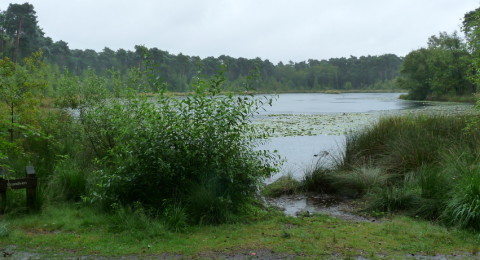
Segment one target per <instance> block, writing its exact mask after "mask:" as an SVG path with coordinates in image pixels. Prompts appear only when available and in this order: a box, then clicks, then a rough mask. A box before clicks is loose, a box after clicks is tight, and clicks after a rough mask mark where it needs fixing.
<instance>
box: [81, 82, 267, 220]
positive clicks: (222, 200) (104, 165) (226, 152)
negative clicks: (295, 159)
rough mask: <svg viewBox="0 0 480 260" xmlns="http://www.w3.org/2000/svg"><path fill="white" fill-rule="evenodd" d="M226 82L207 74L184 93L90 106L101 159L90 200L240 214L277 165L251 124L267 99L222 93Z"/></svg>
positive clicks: (194, 214) (223, 216)
mask: <svg viewBox="0 0 480 260" xmlns="http://www.w3.org/2000/svg"><path fill="white" fill-rule="evenodd" d="M223 80H224V79H223V77H221V76H217V77H215V78H213V79H211V80H209V81H205V80H200V81H199V82H198V84H197V85H196V87H195V92H194V94H192V95H190V96H186V97H183V98H176V97H171V96H167V95H164V94H162V93H160V94H158V96H156V97H155V98H153V99H148V98H145V97H142V96H131V97H128V98H125V97H124V98H118V99H115V98H111V99H108V100H106V101H103V102H99V103H97V104H95V105H91V106H89V107H88V108H85V109H84V110H83V113H84V114H83V115H82V120H83V123H84V126H85V129H86V132H87V135H88V138H89V139H90V140H93V141H92V146H93V147H94V150H95V152H96V154H97V157H98V159H99V160H98V162H99V164H98V166H99V168H98V171H96V173H95V174H94V175H95V176H94V178H95V181H93V183H96V185H95V187H93V189H92V192H91V193H90V195H89V196H88V200H89V201H91V202H101V203H102V204H103V205H106V206H107V207H108V206H109V205H111V204H112V203H119V204H121V205H128V204H132V203H135V202H139V203H141V204H142V206H144V207H147V208H155V209H158V210H159V211H163V210H165V209H166V208H167V207H168V205H165V201H167V202H168V201H172V200H173V199H176V200H177V201H180V202H182V203H183V205H182V207H184V208H185V212H186V213H187V214H188V217H189V218H191V219H190V221H189V222H194V223H199V222H202V223H220V222H224V221H226V220H227V219H228V216H229V215H232V214H233V213H236V212H238V210H239V209H240V208H242V207H243V206H244V204H245V203H248V202H249V201H250V199H251V198H252V197H253V196H254V195H255V192H256V191H257V190H258V186H259V185H260V184H261V183H262V180H263V179H264V178H265V177H267V176H269V175H270V173H271V172H272V171H275V167H276V160H275V158H276V157H274V156H273V155H272V154H270V153H268V152H266V151H257V150H255V149H254V148H255V147H256V145H257V144H258V142H259V140H260V139H261V138H262V136H263V134H262V133H260V132H258V131H256V129H255V128H254V126H253V124H251V122H250V120H251V118H252V116H254V115H255V114H256V113H257V111H258V109H260V108H261V106H262V105H263V104H264V102H266V101H268V100H266V99H263V98H257V97H254V96H235V95H220V88H221V84H222V82H223ZM259 138H260V139H259Z"/></svg>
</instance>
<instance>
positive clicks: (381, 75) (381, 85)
mask: <svg viewBox="0 0 480 260" xmlns="http://www.w3.org/2000/svg"><path fill="white" fill-rule="evenodd" d="M38 50H41V51H42V52H43V56H44V59H45V61H46V62H47V63H48V64H50V65H51V66H52V70H55V71H64V70H68V71H69V72H70V73H73V74H75V75H83V74H84V73H85V71H87V70H88V69H89V68H90V69H93V70H94V71H95V72H96V73H97V74H98V75H104V74H105V73H107V72H108V71H109V70H112V69H114V70H117V71H119V72H120V73H121V74H126V73H128V72H129V70H131V69H132V68H138V67H139V66H141V64H142V60H143V58H144V56H145V51H146V48H145V47H144V46H140V45H138V46H135V47H134V50H125V49H118V50H116V51H115V50H112V49H110V48H108V47H105V48H104V49H103V50H102V51H101V52H96V51H95V50H90V49H87V50H78V49H70V48H69V46H68V43H67V42H65V41H62V40H60V41H53V40H52V39H51V38H50V37H48V36H45V34H44V32H43V31H42V29H41V28H40V27H39V25H38V21H37V16H36V12H35V10H34V6H33V5H31V4H28V3H24V4H10V5H9V7H8V9H7V10H5V11H1V12H0V57H9V58H10V59H12V60H13V61H19V60H21V59H23V58H24V57H27V56H29V55H30V54H31V53H32V52H35V51H38ZM148 51H149V54H150V58H151V60H152V61H153V62H154V63H155V64H156V73H157V74H158V75H159V76H160V77H161V79H162V80H163V81H164V82H165V83H167V84H168V86H169V90H171V91H179V92H181V91H188V90H189V89H190V87H191V85H192V80H193V79H194V78H195V77H196V76H197V75H198V74H199V73H201V74H204V75H206V76H211V75H213V74H214V73H215V72H217V71H219V70H224V71H225V77H226V79H227V81H226V89H228V90H239V89H242V87H243V85H245V84H247V82H248V83H249V84H251V85H252V87H253V88H255V89H257V90H262V91H321V90H328V89H340V90H343V89H345V90H359V89H392V88H394V84H393V81H392V80H393V79H395V78H396V77H397V76H398V75H399V69H400V65H401V64H402V58H401V57H398V56H396V55H394V54H385V55H381V56H362V57H353V56H351V57H349V58H332V59H329V60H315V59H309V60H308V61H302V62H291V61H290V62H288V63H282V62H279V63H278V64H273V63H272V62H270V61H269V60H262V59H261V58H256V59H245V58H233V57H230V56H227V55H222V56H220V57H207V58H203V59H202V58H200V57H198V56H188V55H184V54H182V53H180V54H178V55H175V54H171V53H169V52H167V51H164V50H161V49H158V48H150V49H149V50H148ZM252 77H253V78H254V79H253V80H252Z"/></svg>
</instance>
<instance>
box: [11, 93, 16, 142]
mask: <svg viewBox="0 0 480 260" xmlns="http://www.w3.org/2000/svg"><path fill="white" fill-rule="evenodd" d="M14 106H15V105H14V104H13V102H12V105H11V106H10V113H11V117H12V118H11V124H10V142H13V124H14V119H13V116H14Z"/></svg>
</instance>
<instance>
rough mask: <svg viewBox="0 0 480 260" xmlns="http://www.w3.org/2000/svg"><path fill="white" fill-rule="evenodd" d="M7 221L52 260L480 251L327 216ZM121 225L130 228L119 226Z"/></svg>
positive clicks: (410, 227)
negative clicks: (64, 259) (179, 225)
mask: <svg viewBox="0 0 480 260" xmlns="http://www.w3.org/2000/svg"><path fill="white" fill-rule="evenodd" d="M2 218H3V220H1V223H6V224H7V225H8V229H9V233H8V235H6V236H3V235H2V236H0V244H1V245H2V246H3V247H4V246H8V245H15V246H17V249H16V250H18V251H22V250H23V251H33V252H37V253H40V254H45V255H48V254H51V253H52V252H56V253H60V254H64V255H65V256H67V255H79V256H80V255H94V256H107V257H108V256H132V255H137V256H142V255H143V256H152V255H154V256H155V255H157V256H163V257H169V256H170V257H172V256H178V255H180V256H184V257H195V256H197V257H201V256H203V257H207V258H208V257H213V256H220V257H222V256H227V255H231V254H234V255H235V254H249V253H251V252H252V253H255V252H258V253H259V254H261V253H262V252H270V251H274V254H277V255H281V256H283V257H286V256H292V257H302V258H303V257H305V258H331V257H342V258H348V257H352V256H363V257H368V258H372V257H377V256H380V255H386V256H387V257H388V258H396V257H397V258H403V257H405V256H407V255H409V254H418V255H437V254H444V255H451V254H464V255H467V256H468V255H470V254H471V253H473V252H476V251H478V245H479V243H480V238H479V237H478V235H475V234H473V233H468V232H464V231H458V230H455V229H446V228H443V227H440V226H436V225H432V224H430V223H428V222H424V221H418V220H412V219H410V218H406V217H394V218H393V219H385V220H384V221H382V222H381V223H370V222H360V223H357V222H348V221H344V220H340V219H335V218H331V217H327V216H322V215H315V216H313V217H305V218H293V217H285V216H281V215H278V214H277V213H271V214H269V215H267V216H266V217H262V218H261V219H260V220H257V221H254V222H250V223H237V224H223V225H219V226H196V227H189V228H187V229H185V230H184V231H183V232H172V231H169V230H168V229H166V228H165V226H164V225H163V223H162V222H161V221H159V220H152V219H146V218H138V217H130V218H129V217H119V216H118V215H106V214H103V213H99V212H96V211H95V210H93V209H89V208H84V207H72V206H57V207H50V208H47V209H44V211H43V212H42V213H41V214H35V215H24V216H21V217H19V216H17V217H15V218H9V217H8V216H7V217H5V216H4V217H2ZM125 218H127V219H125ZM119 223H120V225H121V226H122V227H123V228H120V229H118V228H115V227H116V225H117V224H119ZM259 256H261V255H259Z"/></svg>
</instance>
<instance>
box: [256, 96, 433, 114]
mask: <svg viewBox="0 0 480 260" xmlns="http://www.w3.org/2000/svg"><path fill="white" fill-rule="evenodd" d="M401 94H402V93H345V94H321V93H308V94H304V93H300V94H280V95H278V99H277V101H275V102H274V103H273V106H271V107H266V111H264V112H262V114H329V113H365V112H373V111H385V110H398V109H410V108H412V107H417V106H423V105H425V104H424V103H422V102H412V101H407V100H401V99H399V97H400V95H401Z"/></svg>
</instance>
